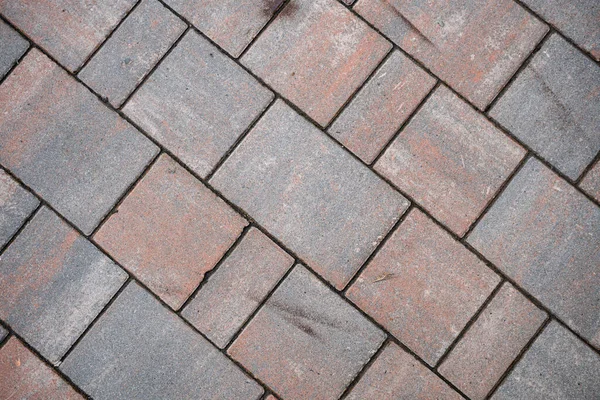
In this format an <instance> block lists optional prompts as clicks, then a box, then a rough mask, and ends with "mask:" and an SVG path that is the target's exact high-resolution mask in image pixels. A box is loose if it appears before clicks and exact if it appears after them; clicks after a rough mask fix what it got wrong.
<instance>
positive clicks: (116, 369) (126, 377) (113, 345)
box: [60, 283, 263, 400]
mask: <svg viewBox="0 0 600 400" xmlns="http://www.w3.org/2000/svg"><path fill="white" fill-rule="evenodd" d="M60 369H61V371H63V372H64V373H65V374H66V375H67V376H68V377H69V378H71V379H72V380H73V382H74V383H75V384H77V385H78V386H80V387H81V388H82V389H83V390H84V391H85V392H86V393H88V394H89V395H90V396H92V397H93V398H94V399H98V400H101V399H140V400H141V399H144V400H145V399H191V398H202V399H216V398H222V399H249V400H257V399H259V398H260V396H261V395H262V392H263V390H262V388H261V387H260V385H258V384H257V383H256V382H255V381H253V380H252V379H251V378H249V377H248V376H246V375H245V374H244V373H243V372H242V371H241V370H240V369H239V368H238V367H237V366H236V365H235V364H234V363H233V362H232V361H231V360H228V359H226V357H225V356H224V355H223V354H221V353H220V352H219V351H218V350H217V349H216V348H215V347H213V346H212V345H211V344H210V343H209V342H208V341H207V340H206V339H204V338H203V337H202V336H201V335H200V334H198V333H197V332H194V330H193V329H192V328H190V327H189V326H187V325H186V324H185V323H184V322H183V321H182V320H181V319H180V318H179V317H177V316H176V315H175V314H173V313H172V312H171V311H170V310H168V309H167V308H166V307H164V306H163V305H162V304H160V303H159V302H158V300H156V299H155V298H153V297H152V295H151V294H150V293H148V292H147V291H145V290H144V289H143V288H142V287H140V286H139V285H138V284H136V283H130V284H128V285H127V287H126V288H125V290H123V292H122V293H121V294H120V295H119V297H118V298H117V299H116V300H115V301H114V302H113V303H112V304H111V306H110V307H109V309H108V310H107V311H106V313H104V314H103V315H102V317H101V318H100V319H99V320H98V322H97V323H96V324H95V325H94V326H93V327H92V329H91V330H90V332H89V333H88V334H87V335H86V336H85V338H84V339H83V340H82V341H81V342H80V343H79V345H78V346H77V347H76V348H75V349H74V350H73V351H72V352H71V353H69V355H68V357H67V358H66V359H65V361H64V362H63V363H62V364H61V366H60Z"/></svg>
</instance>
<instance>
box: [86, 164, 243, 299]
mask: <svg viewBox="0 0 600 400" xmlns="http://www.w3.org/2000/svg"><path fill="white" fill-rule="evenodd" d="M117 211H118V212H117V213H115V214H113V215H111V216H110V218H109V219H108V220H107V221H106V223H105V224H104V225H103V226H102V227H101V228H100V230H99V231H98V233H96V235H95V236H94V239H95V241H96V242H97V243H98V244H99V245H100V246H101V247H103V248H104V249H105V250H106V251H107V252H108V253H109V254H110V255H111V256H112V257H114V259H115V260H117V262H119V263H120V264H121V265H123V266H124V267H125V268H127V269H128V270H129V271H130V272H132V273H133V274H134V275H135V276H136V277H138V278H139V279H140V281H142V283H144V284H145V285H146V286H148V288H149V289H150V290H152V291H153V292H154V293H156V294H157V295H158V296H159V297H160V298H161V299H162V300H163V301H164V302H165V303H167V304H168V305H169V306H171V307H172V308H174V309H178V308H179V307H181V305H182V304H183V303H184V302H185V300H186V299H187V298H188V297H189V296H190V295H191V294H192V292H193V291H194V290H195V289H196V287H197V286H198V284H199V283H200V282H201V281H202V279H203V278H204V274H205V273H206V272H207V271H209V270H211V269H212V268H214V266H215V265H216V264H217V262H218V261H219V259H221V257H222V256H223V255H224V254H225V252H226V251H227V249H228V248H229V247H230V246H231V245H232V244H233V242H235V240H236V239H237V237H238V236H239V235H240V233H241V232H242V229H243V228H244V226H245V225H246V224H247V222H246V220H245V219H244V218H242V217H241V216H240V215H239V214H237V213H236V212H235V211H234V210H233V209H231V207H229V205H227V204H226V203H225V202H224V201H223V200H221V199H219V198H218V197H217V195H215V194H214V193H213V192H211V191H210V189H208V188H207V187H206V186H204V184H202V182H200V181H199V180H197V179H196V178H195V177H194V176H192V174H190V173H189V172H187V171H186V170H185V169H184V168H183V167H181V166H180V165H179V164H177V163H176V162H175V161H173V159H172V158H170V157H169V156H167V155H161V156H160V158H159V159H158V161H157V162H156V163H155V164H154V165H153V166H152V168H151V169H150V171H149V172H148V173H147V174H146V175H145V176H144V177H143V178H142V179H141V180H140V182H139V183H138V184H137V185H136V187H135V188H134V189H133V191H132V192H131V193H130V194H129V195H128V196H127V197H126V198H125V200H124V201H123V203H122V204H121V205H120V206H119V208H118V209H117Z"/></svg>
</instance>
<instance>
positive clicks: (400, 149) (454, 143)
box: [375, 86, 525, 236]
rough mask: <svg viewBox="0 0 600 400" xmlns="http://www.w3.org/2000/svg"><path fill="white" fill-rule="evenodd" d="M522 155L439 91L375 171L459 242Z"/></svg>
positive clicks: (461, 103) (479, 118)
mask: <svg viewBox="0 0 600 400" xmlns="http://www.w3.org/2000/svg"><path fill="white" fill-rule="evenodd" d="M524 156H525V150H524V149H523V148H522V147H521V146H519V145H518V144H517V143H516V142H514V141H513V140H511V139H510V138H509V137H508V136H506V135H505V134H504V133H503V132H501V131H500V130H499V129H497V128H496V127H494V125H493V124H492V123H490V122H489V121H488V120H487V119H486V118H485V117H484V116H482V115H480V114H479V113H477V111H475V110H474V109H472V108H471V107H470V106H469V105H468V104H467V103H465V102H464V101H462V100H461V99H460V98H459V97H458V96H456V95H455V94H454V93H452V92H451V91H450V90H449V89H448V88H446V87H444V86H441V87H439V88H438V89H436V91H435V93H434V94H433V95H432V96H431V97H430V98H429V99H428V100H427V102H426V103H425V104H424V105H423V107H422V108H421V109H420V110H419V112H418V113H417V114H416V115H415V117H414V118H413V119H412V120H411V121H410V123H409V124H408V125H407V126H406V127H405V128H404V129H403V130H402V132H400V134H399V135H398V137H397V138H396V139H394V141H393V142H392V144H391V145H390V147H388V149H387V150H386V152H385V153H384V154H383V156H382V157H381V158H380V159H379V161H378V162H377V164H376V165H375V169H376V170H377V171H379V172H381V173H382V174H383V175H384V176H386V177H387V178H388V179H390V180H391V181H392V182H393V183H394V184H395V185H396V186H398V187H399V188H400V189H401V190H403V191H405V193H407V194H408V195H409V196H411V197H412V198H414V199H415V201H416V202H418V203H419V204H421V205H422V206H423V207H425V208H426V209H427V210H428V211H429V212H430V213H431V214H432V215H433V216H434V217H435V218H437V219H438V220H439V221H440V222H442V223H443V224H445V225H446V226H448V227H449V228H450V229H451V230H452V231H454V232H455V233H456V234H457V235H459V236H462V235H464V234H465V232H466V231H467V229H468V228H469V227H470V226H471V224H472V223H473V222H475V220H476V219H477V217H478V216H479V214H480V213H481V212H482V211H483V209H484V208H485V206H486V205H487V204H488V202H489V201H490V200H491V199H492V198H493V197H494V195H495V194H496V192H497V191H498V189H499V188H500V186H501V185H502V184H503V183H504V181H505V180H506V179H507V178H508V176H509V175H510V174H511V172H512V171H514V169H515V168H516V166H517V165H518V163H519V162H520V161H521V159H522V158H523V157H524Z"/></svg>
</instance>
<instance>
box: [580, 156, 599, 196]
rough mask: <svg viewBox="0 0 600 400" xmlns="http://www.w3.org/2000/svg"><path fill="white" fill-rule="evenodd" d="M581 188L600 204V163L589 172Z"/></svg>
mask: <svg viewBox="0 0 600 400" xmlns="http://www.w3.org/2000/svg"><path fill="white" fill-rule="evenodd" d="M579 186H580V187H581V189H583V190H584V191H585V192H586V193H588V194H589V195H590V196H592V197H593V198H595V199H596V200H597V201H599V202H600V162H597V163H596V165H594V167H593V168H592V169H591V170H589V171H588V173H587V174H586V175H585V177H584V178H583V180H582V181H581V183H580V184H579Z"/></svg>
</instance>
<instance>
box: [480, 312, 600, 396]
mask: <svg viewBox="0 0 600 400" xmlns="http://www.w3.org/2000/svg"><path fill="white" fill-rule="evenodd" d="M598 393H600V356H598V354H597V353H594V351H593V350H592V349H590V348H589V347H588V346H586V345H585V344H584V343H583V342H581V341H580V340H579V339H577V337H576V336H575V335H573V334H572V333H571V332H569V331H568V330H567V329H565V328H564V327H563V326H561V325H560V324H559V323H557V322H551V323H550V325H548V326H547V327H546V329H544V332H542V334H541V335H540V336H539V337H538V338H537V339H536V341H535V342H534V343H533V345H532V346H531V348H530V349H529V350H527V353H525V355H524V356H523V358H522V359H521V361H519V363H518V364H517V366H516V367H515V368H514V369H513V370H512V372H511V373H510V375H509V376H508V377H507V378H506V380H505V381H504V383H503V384H502V385H501V386H500V388H499V389H498V391H497V392H496V393H495V394H494V396H493V397H492V399H493V400H547V399H553V400H573V399H580V400H595V399H597V398H598Z"/></svg>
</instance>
